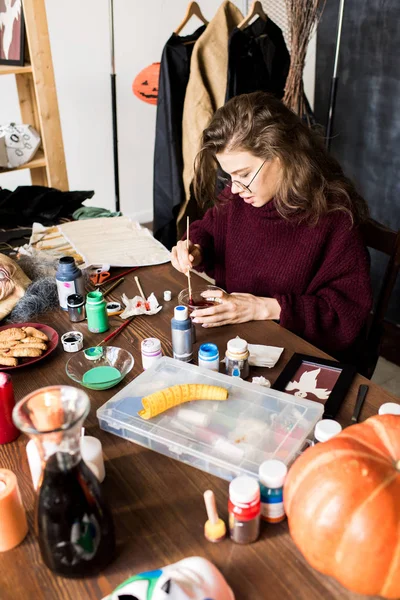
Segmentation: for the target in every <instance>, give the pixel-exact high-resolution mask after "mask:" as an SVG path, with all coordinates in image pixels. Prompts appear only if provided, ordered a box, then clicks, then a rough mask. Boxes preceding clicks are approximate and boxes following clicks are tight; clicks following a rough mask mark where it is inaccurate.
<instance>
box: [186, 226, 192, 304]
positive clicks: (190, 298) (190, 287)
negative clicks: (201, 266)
mask: <svg viewBox="0 0 400 600" xmlns="http://www.w3.org/2000/svg"><path fill="white" fill-rule="evenodd" d="M186 249H187V251H188V254H189V217H187V218H186ZM187 280H188V290H189V303H190V304H193V298H192V283H191V281H190V268H189V269H188V272H187Z"/></svg>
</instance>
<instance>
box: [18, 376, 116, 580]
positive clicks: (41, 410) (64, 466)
mask: <svg viewBox="0 0 400 600" xmlns="http://www.w3.org/2000/svg"><path fill="white" fill-rule="evenodd" d="M89 407H90V404H89V398H88V396H87V394H86V393H85V392H84V391H82V390H78V389H76V388H74V387H70V386H64V385H58V386H51V387H45V388H41V389H39V390H36V391H35V392H32V393H31V394H29V395H28V396H25V398H23V399H22V400H21V401H20V402H18V404H16V406H15V407H14V410H13V420H14V423H15V425H16V426H17V427H18V428H19V429H20V430H21V431H23V432H24V433H26V434H28V435H29V436H30V437H31V438H32V439H34V441H35V443H36V445H37V448H38V451H39V454H40V457H41V461H42V474H41V477H40V480H39V489H38V493H37V498H36V511H35V512H36V514H35V517H36V529H37V534H38V538H39V546H40V551H41V555H42V559H43V561H44V563H45V564H46V566H47V567H48V568H49V569H51V570H52V571H54V572H56V573H58V574H59V575H63V576H64V577H85V576H88V575H91V574H94V573H97V572H99V571H101V570H102V569H103V568H104V567H105V566H106V564H107V563H108V562H109V561H110V560H111V559H112V558H113V555H114V549H115V538H114V527H113V522H112V517H111V513H110V511H109V509H108V506H107V505H106V503H105V501H104V499H103V495H102V492H101V488H100V484H99V482H98V480H97V479H96V477H95V476H94V475H93V473H92V472H91V470H90V469H89V468H88V467H87V465H86V464H85V463H84V462H83V460H82V457H81V451H80V434H81V426H82V423H83V421H84V419H85V418H86V416H87V414H88V412H89Z"/></svg>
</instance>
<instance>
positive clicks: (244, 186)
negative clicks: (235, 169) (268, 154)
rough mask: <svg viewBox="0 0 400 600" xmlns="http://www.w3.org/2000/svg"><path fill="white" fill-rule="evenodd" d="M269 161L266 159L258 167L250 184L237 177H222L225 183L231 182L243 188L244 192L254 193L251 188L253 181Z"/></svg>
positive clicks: (240, 188) (231, 184)
mask: <svg viewBox="0 0 400 600" xmlns="http://www.w3.org/2000/svg"><path fill="white" fill-rule="evenodd" d="M266 162H267V161H266V160H264V162H263V163H262V165H261V166H260V167H259V168H258V169H257V171H256V173H255V175H254V176H253V177H252V179H251V181H249V185H245V184H244V183H242V182H241V181H237V180H236V179H233V180H232V178H231V177H229V176H228V177H221V178H220V179H221V180H222V181H223V182H224V183H225V184H230V186H231V187H232V186H233V185H236V187H237V188H239V190H241V191H242V192H250V194H252V193H253V192H252V191H251V189H250V186H251V184H252V183H253V181H254V180H255V178H256V177H257V175H258V174H259V172H260V171H261V169H262V168H263V166H264V165H265V163H266Z"/></svg>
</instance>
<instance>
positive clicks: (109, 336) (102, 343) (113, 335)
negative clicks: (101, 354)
mask: <svg viewBox="0 0 400 600" xmlns="http://www.w3.org/2000/svg"><path fill="white" fill-rule="evenodd" d="M133 318H134V316H133V317H131V318H130V319H128V320H127V321H125V323H122V325H120V326H119V327H117V329H114V331H112V332H111V333H110V335H108V336H107V337H105V338H104V340H101V342H99V343H98V344H96V347H97V346H104V344H106V343H107V342H108V341H109V340H111V339H112V338H113V337H115V336H116V335H118V334H119V332H120V331H122V330H123V329H125V327H128V325H129V323H130V322H131V321H132V319H133Z"/></svg>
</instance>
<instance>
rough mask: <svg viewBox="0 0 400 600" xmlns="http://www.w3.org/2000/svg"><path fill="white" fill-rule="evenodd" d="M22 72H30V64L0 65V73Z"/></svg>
mask: <svg viewBox="0 0 400 600" xmlns="http://www.w3.org/2000/svg"><path fill="white" fill-rule="evenodd" d="M22 73H32V65H24V66H23V67H17V66H15V67H12V66H11V67H9V66H8V65H0V75H21V74H22Z"/></svg>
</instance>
